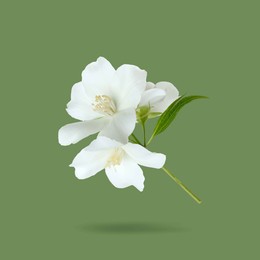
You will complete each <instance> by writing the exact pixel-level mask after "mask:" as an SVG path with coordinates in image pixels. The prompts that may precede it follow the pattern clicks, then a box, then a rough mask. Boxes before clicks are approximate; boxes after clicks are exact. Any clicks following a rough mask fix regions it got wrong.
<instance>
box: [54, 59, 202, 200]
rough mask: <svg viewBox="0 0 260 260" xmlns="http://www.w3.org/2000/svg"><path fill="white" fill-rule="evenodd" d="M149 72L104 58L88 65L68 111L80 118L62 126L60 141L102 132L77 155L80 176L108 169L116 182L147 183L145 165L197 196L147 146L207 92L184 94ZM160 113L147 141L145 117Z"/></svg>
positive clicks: (125, 184)
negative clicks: (153, 79)
mask: <svg viewBox="0 0 260 260" xmlns="http://www.w3.org/2000/svg"><path fill="white" fill-rule="evenodd" d="M146 76H147V73H146V71H144V70H141V69H140V68H138V67H137V66H134V65H122V66H120V67H119V68H118V69H116V70H115V69H114V68H113V66H112V65H111V64H110V63H109V61H107V60H106V59H105V58H103V57H100V58H98V59H97V61H96V62H92V63H90V64H89V65H87V66H86V68H85V69H84V71H83V72H82V80H81V82H78V83H76V84H75V85H74V86H73V87H72V91H71V100H70V102H69V103H68V104H67V109H66V110H67V112H68V114H69V115H70V116H72V117H73V118H75V119H77V120H79V122H75V123H72V124H67V125H65V126H63V127H62V128H61V129H60V130H59V133H58V138H59V143H60V144H61V145H70V144H75V143H77V142H79V141H80V140H82V139H83V138H85V137H88V136H90V135H92V134H95V133H98V136H97V138H96V139H95V140H94V141H92V142H91V144H90V145H88V146H87V147H85V148H84V149H83V150H81V151H80V152H79V154H78V155H77V156H76V157H75V158H74V160H73V162H72V164H71V165H70V166H71V167H74V168H75V175H76V177H77V178H78V179H86V178H89V177H91V176H93V175H95V174H97V173H98V172H100V171H102V170H103V169H105V172H106V175H107V177H108V179H109V181H110V182H111V183H112V184H113V185H114V186H115V187H117V188H126V187H129V186H134V187H136V188H137V189H138V190H139V191H143V189H144V180H145V178H144V175H143V171H142V169H141V167H140V166H139V165H141V166H146V167H151V168H156V169H162V170H163V171H164V172H166V173H167V174H168V175H169V176H170V177H171V178H172V179H173V180H174V181H175V182H176V183H177V184H178V185H179V186H180V187H181V188H182V189H183V190H184V191H186V192H187V193H188V194H189V195H190V196H191V197H192V198H193V199H194V200H195V201H196V202H198V203H201V200H200V199H199V198H198V197H197V196H196V195H195V194H193V193H192V192H191V191H190V190H189V189H188V188H187V187H186V186H185V185H184V184H183V183H182V182H181V181H180V180H179V179H177V178H176V177H175V176H174V175H173V173H172V172H170V171H169V170H168V169H167V168H165V167H164V164H165V161H166V156H165V155H164V154H161V153H155V152H150V151H149V150H147V148H146V147H147V146H148V145H149V144H150V143H151V142H152V141H153V140H154V138H155V137H156V136H157V135H158V134H160V133H162V132H163V131H164V130H165V129H166V128H167V127H168V126H169V125H170V124H171V123H172V122H173V120H174V119H175V117H176V115H177V113H178V112H179V111H180V109H181V108H182V107H183V106H184V105H186V104H188V103H189V102H191V101H192V100H195V99H198V98H205V97H204V96H180V95H179V92H178V90H177V89H176V87H174V85H173V84H171V83H170V82H159V83H157V84H153V83H151V82H147V80H146ZM152 118H158V121H157V124H156V126H155V128H154V131H153V133H152V135H151V137H150V139H149V140H148V142H147V139H146V128H145V126H146V122H147V120H149V119H152ZM136 123H139V124H141V126H142V129H143V141H140V140H139V139H138V138H137V136H136V135H135V134H134V129H135V126H136Z"/></svg>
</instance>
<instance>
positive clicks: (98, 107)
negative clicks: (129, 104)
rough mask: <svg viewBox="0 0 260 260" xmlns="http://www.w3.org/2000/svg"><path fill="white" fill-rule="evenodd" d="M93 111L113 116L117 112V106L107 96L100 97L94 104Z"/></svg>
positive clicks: (97, 97) (96, 98)
mask: <svg viewBox="0 0 260 260" xmlns="http://www.w3.org/2000/svg"><path fill="white" fill-rule="evenodd" d="M92 107H93V110H94V111H96V112H99V113H101V114H104V115H109V116H112V115H113V114H115V112H116V106H115V103H114V102H113V100H112V98H110V97H109V96H106V95H98V96H96V97H95V102H94V103H92Z"/></svg>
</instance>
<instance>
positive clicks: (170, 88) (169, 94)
mask: <svg viewBox="0 0 260 260" xmlns="http://www.w3.org/2000/svg"><path fill="white" fill-rule="evenodd" d="M155 87H156V88H158V89H163V90H164V91H165V92H166V96H165V98H164V99H163V100H162V101H161V102H158V103H157V104H155V105H154V107H153V108H152V109H151V111H152V112H161V113H163V112H164V111H165V110H166V109H167V108H168V106H169V105H170V104H171V103H172V102H173V101H174V100H176V99H177V98H178V97H179V91H178V89H177V88H176V87H174V85H173V84H172V83H170V82H158V83H157V84H156V85H155Z"/></svg>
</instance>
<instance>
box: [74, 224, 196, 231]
mask: <svg viewBox="0 0 260 260" xmlns="http://www.w3.org/2000/svg"><path fill="white" fill-rule="evenodd" d="M77 229H78V230H80V231H83V232H86V233H103V234H105V233H107V234H111V233H115V234H123V233H124V234H136V233H181V232H188V231H190V230H191V229H189V228H184V227H181V226H180V225H178V224H175V225H173V224H163V223H153V222H119V223H115V222H111V223H110V222H107V223H88V224H83V225H80V226H77Z"/></svg>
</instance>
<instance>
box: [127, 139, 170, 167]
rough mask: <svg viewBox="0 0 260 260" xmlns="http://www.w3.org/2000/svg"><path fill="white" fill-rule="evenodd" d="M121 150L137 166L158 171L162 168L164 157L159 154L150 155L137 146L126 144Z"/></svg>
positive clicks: (150, 153) (144, 149)
mask: <svg viewBox="0 0 260 260" xmlns="http://www.w3.org/2000/svg"><path fill="white" fill-rule="evenodd" d="M122 149H124V150H125V152H126V153H127V154H128V155H129V156H130V157H131V158H132V159H133V160H134V161H135V162H137V163H138V164H140V165H143V166H146V167H151V168H156V169H160V168H162V167H163V165H164V163H165V160H166V156H165V155H164V154H161V153H152V152H150V151H148V150H147V149H146V148H144V147H143V146H141V145H139V144H132V143H128V144H126V145H124V146H122Z"/></svg>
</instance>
